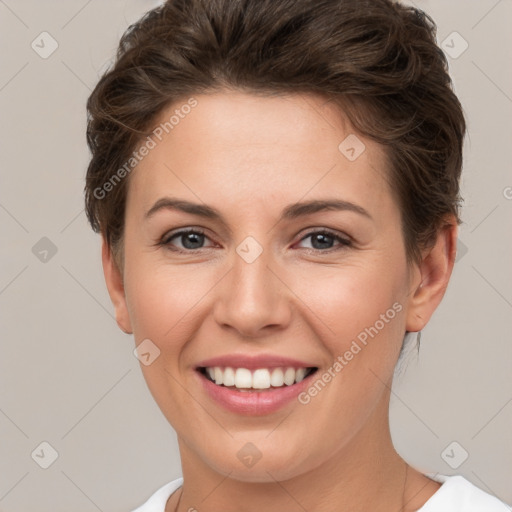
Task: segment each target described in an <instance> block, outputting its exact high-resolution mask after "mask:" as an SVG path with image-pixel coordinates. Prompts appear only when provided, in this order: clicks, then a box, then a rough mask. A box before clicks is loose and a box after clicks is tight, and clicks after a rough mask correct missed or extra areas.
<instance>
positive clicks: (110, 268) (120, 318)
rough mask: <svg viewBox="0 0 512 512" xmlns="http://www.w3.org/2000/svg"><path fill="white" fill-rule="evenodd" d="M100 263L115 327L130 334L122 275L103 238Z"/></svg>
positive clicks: (130, 328)
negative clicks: (113, 310) (112, 306)
mask: <svg viewBox="0 0 512 512" xmlns="http://www.w3.org/2000/svg"><path fill="white" fill-rule="evenodd" d="M101 261H102V264H103V275H104V276H105V283H106V285H107V289H108V294H109V295H110V300H111V301H112V304H113V305H114V309H115V313H116V322H117V325H118V326H119V328H120V329H121V330H122V331H123V332H125V333H126V334H132V333H133V330H132V326H131V322H130V315H129V314H128V307H127V304H126V296H125V290H124V283H123V275H122V272H121V270H120V269H119V267H118V265H117V263H116V261H115V258H114V255H113V254H112V250H111V248H110V247H109V245H108V244H107V242H106V240H105V238H102V246H101Z"/></svg>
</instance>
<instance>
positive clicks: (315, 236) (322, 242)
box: [300, 229, 352, 252]
mask: <svg viewBox="0 0 512 512" xmlns="http://www.w3.org/2000/svg"><path fill="white" fill-rule="evenodd" d="M308 238H310V239H311V245H312V246H313V247H312V249H313V250H314V251H320V252H331V251H337V250H340V249H343V248H345V247H350V246H351V245H352V242H351V240H350V239H349V238H344V237H342V236H340V235H338V234H336V233H335V232H332V231H330V230H328V229H321V230H318V231H310V232H309V233H308V234H307V235H306V236H304V237H303V238H301V240H300V241H301V242H303V241H304V240H306V239H308ZM335 241H337V242H339V245H338V246H337V247H332V244H333V243H334V242H335ZM306 248H307V247H306Z"/></svg>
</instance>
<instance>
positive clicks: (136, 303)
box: [126, 256, 218, 358]
mask: <svg viewBox="0 0 512 512" xmlns="http://www.w3.org/2000/svg"><path fill="white" fill-rule="evenodd" d="M127 276H128V279H127V282H126V296H127V303H128V308H129V314H130V318H131V320H132V326H133V330H134V334H135V338H136V340H137V342H140V341H141V340H143V339H145V338H149V339H151V340H152V341H153V342H154V343H155V344H156V345H157V346H159V348H160V350H161V352H162V355H163V356H164V357H165V358H168V357H172V356H174V355H175V354H176V353H178V352H179V350H180V348H181V345H183V344H184V343H186V341H187V340H188V339H190V337H191V336H192V335H193V331H194V330H195V329H197V328H198V321H199V319H198V312H200V311H201V303H202V302H201V301H202V299H204V298H205V297H206V295H207V294H208V291H209V290H210V289H211V288H212V286H213V285H214V284H215V281H216V274H214V275H212V270H211V269H206V268H204V269H201V268H200V267H199V266H198V267H196V268H195V269H192V268H191V267H186V266H180V265H170V264H165V263H164V264H155V262H154V258H151V256H148V257H144V256H143V257H140V258H133V259H132V260H131V267H129V268H127ZM217 280H218V278H217Z"/></svg>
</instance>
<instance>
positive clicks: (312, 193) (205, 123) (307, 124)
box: [128, 92, 393, 211]
mask: <svg viewBox="0 0 512 512" xmlns="http://www.w3.org/2000/svg"><path fill="white" fill-rule="evenodd" d="M187 100H188V99H187V98H185V99H184V100H182V101H181V102H176V103H175V104H173V105H172V106H170V107H169V108H167V109H166V110H165V111H163V112H162V113H161V115H160V118H159V119H158V120H157V122H156V123H155V131H153V134H155V133H158V137H157V136H155V135H152V136H151V137H152V139H153V141H154V142H155V145H154V147H153V148H152V149H151V150H150V151H149V152H148V154H147V155H146V156H145V157H144V158H143V159H142V160H141V161H140V162H139V164H138V165H137V167H136V168H135V170H134V171H133V172H132V176H131V177H130V186H129V193H128V204H134V203H135V204H137V205H138V206H139V207H140V208H143V209H145V210H146V211H147V210H148V209H149V208H150V207H151V205H152V204H153V203H154V202H155V201H156V200H158V199H159V198H160V197H162V196H164V195H165V194H172V195H174V196H176V195H180V196H181V197H184V198H187V199H190V200H194V201H198V199H200V200H202V201H204V202H207V203H208V204H215V205H217V207H218V208H219V209H223V208H228V207H229V205H230V204H231V203H236V208H237V211H240V208H242V209H243V208H247V209H252V208H254V207H256V208H269V207H271V205H272V204H274V203H280V202H285V203H291V202H296V201H298V200H300V199H301V198H305V199H316V198H318V197H323V196H325V195H326V194H329V195H330V196H333V195H337V196H339V197H340V198H344V199H349V198H350V199H354V198H357V199H358V200H359V201H360V202H361V203H365V204H366V205H367V206H368V207H369V209H370V208H373V209H376V210H379V208H380V209H381V210H382V209H383V208H384V209H386V208H387V209H389V208H390V207H392V206H393V205H392V204H391V203H392V201H391V197H390V191H389V186H388V185H387V178H386V170H385V169H386V157H385V153H384V150H383V149H382V148H381V147H380V146H379V145H378V144H376V143H375V142H373V141H370V140H367V139H366V138H364V137H361V136H359V135H356V134H355V132H354V130H352V129H351V126H350V123H349V122H348V121H347V119H346V118H345V117H344V115H343V112H342V111H341V110H340V109H339V108H338V107H336V106H334V105H333V104H332V103H326V100H325V99H323V98H320V97H317V96H313V95H302V94H301V95H298V94H294V95H286V96H272V97H268V96H266V97H263V96H259V95H252V94H246V93H241V92H222V93H214V94H204V95H196V96H194V102H193V103H192V102H190V101H187ZM190 104H194V105H195V106H193V107H192V108H188V107H187V108H185V106H186V105H190ZM160 139H161V140H160ZM354 157H356V158H355V159H354ZM370 205H371V206H370ZM365 207H366V206H365Z"/></svg>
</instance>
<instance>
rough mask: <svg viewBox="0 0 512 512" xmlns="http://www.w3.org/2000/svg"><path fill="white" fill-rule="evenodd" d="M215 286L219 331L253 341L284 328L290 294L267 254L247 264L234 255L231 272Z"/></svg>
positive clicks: (287, 318)
mask: <svg viewBox="0 0 512 512" xmlns="http://www.w3.org/2000/svg"><path fill="white" fill-rule="evenodd" d="M219 284H220V286H219V287H218V289H217V297H216V301H215V306H214V318H215V320H216V322H217V323H218V325H220V326H221V327H222V328H224V329H226V328H232V329H234V330H236V331H237V333H238V334H239V335H241V336H244V337H250V338H257V337H260V336H264V335H268V334H269V333H270V332H272V331H278V330H282V329H285V328H286V327H287V326H288V324H289V322H290V319H291V301H290V300H289V299H290V295H291V292H290V290H289V289H288V288H287V286H286V282H285V279H284V276H281V275H280V272H279V266H278V265H277V264H276V263H275V261H273V259H272V257H271V255H269V252H268V251H266V250H264V251H263V252H262V253H261V254H260V255H259V256H258V257H257V258H256V259H255V260H254V261H252V262H251V263H249V262H248V261H246V260H244V258H242V257H241V256H239V254H238V253H235V255H234V258H233V267H232V269H231V271H230V272H229V273H228V275H227V276H226V277H225V278H224V279H223V280H222V281H221V283H219Z"/></svg>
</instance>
